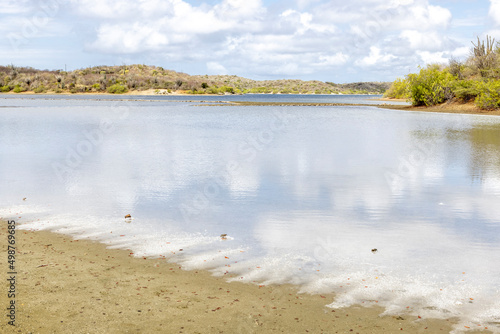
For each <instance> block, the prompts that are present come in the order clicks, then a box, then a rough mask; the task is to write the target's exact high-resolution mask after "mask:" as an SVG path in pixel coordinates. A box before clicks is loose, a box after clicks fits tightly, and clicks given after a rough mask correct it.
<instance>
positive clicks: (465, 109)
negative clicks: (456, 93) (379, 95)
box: [378, 99, 500, 116]
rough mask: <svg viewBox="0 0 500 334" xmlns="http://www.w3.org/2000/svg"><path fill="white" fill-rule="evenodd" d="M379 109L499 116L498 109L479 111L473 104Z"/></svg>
mask: <svg viewBox="0 0 500 334" xmlns="http://www.w3.org/2000/svg"><path fill="white" fill-rule="evenodd" d="M380 101H405V100H399V99H380ZM378 107H380V108H385V109H397V110H408V111H424V112H439V113H449V114H474V115H491V116H500V109H493V110H483V109H479V108H478V107H476V105H474V103H459V102H451V103H443V104H439V105H436V106H431V107H426V106H420V107H414V106H407V105H391V104H384V105H378Z"/></svg>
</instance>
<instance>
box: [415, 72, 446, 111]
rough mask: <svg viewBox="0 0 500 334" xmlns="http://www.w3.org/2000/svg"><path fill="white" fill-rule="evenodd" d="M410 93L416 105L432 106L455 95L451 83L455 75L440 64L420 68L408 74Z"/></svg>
mask: <svg viewBox="0 0 500 334" xmlns="http://www.w3.org/2000/svg"><path fill="white" fill-rule="evenodd" d="M407 80H408V89H409V95H410V98H411V100H412V104H413V105H414V106H423V105H425V106H432V105H436V104H439V103H443V102H445V101H446V100H449V99H451V98H452V97H453V92H452V90H451V87H450V86H451V83H452V81H453V80H454V77H453V76H452V75H451V74H450V73H449V72H448V71H445V70H441V69H440V67H439V66H438V65H429V66H427V68H422V69H420V72H419V73H418V74H415V73H412V74H409V75H408V76H407Z"/></svg>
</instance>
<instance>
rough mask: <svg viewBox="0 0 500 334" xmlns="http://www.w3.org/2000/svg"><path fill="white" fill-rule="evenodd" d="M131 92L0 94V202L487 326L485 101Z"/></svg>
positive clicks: (218, 269)
mask: <svg viewBox="0 0 500 334" xmlns="http://www.w3.org/2000/svg"><path fill="white" fill-rule="evenodd" d="M137 98H138V99H140V100H138V101H131V100H128V101H115V100H107V99H106V98H104V99H102V98H101V97H95V98H89V97H84V98H83V97H77V98H73V97H54V98H50V99H47V98H39V97H29V98H23V99H20V98H18V97H12V96H9V97H8V98H3V96H1V98H0V106H7V107H3V108H0V130H1V131H0V159H1V164H0V182H1V185H2V187H1V188H0V200H1V201H0V203H1V204H0V216H2V217H4V218H15V217H19V216H21V217H22V218H21V219H18V221H19V223H22V224H25V225H24V226H25V228H40V229H50V230H57V231H60V232H63V233H68V234H72V235H75V236H78V237H91V238H94V239H97V240H100V241H102V242H105V243H108V244H109V245H110V247H117V248H130V249H133V250H134V252H135V253H136V254H137V255H138V256H159V255H163V256H166V257H167V258H168V259H169V260H170V261H175V262H177V263H180V264H182V265H183V266H184V268H186V269H194V268H204V269H208V270H211V271H213V273H214V274H216V275H224V274H225V275H227V276H228V277H231V278H230V279H231V280H239V281H245V282H259V283H264V284H270V283H287V282H288V283H293V284H297V285H300V286H301V289H302V290H303V291H306V292H324V291H328V292H335V293H336V294H337V298H336V299H335V300H330V301H326V302H325V303H327V302H328V303H332V304H331V306H332V307H341V306H347V305H351V304H354V303H365V304H368V305H369V304H373V303H375V301H377V304H378V305H383V306H386V307H387V312H388V313H400V312H403V311H405V312H407V311H408V309H407V307H408V306H410V309H409V310H410V312H411V313H413V314H418V315H421V316H424V317H425V316H429V317H430V316H432V317H436V316H441V317H450V316H458V317H459V318H460V319H461V323H460V324H459V326H458V327H461V328H463V326H464V325H468V326H470V325H471V324H473V325H475V326H476V327H478V326H477V325H478V324H481V326H488V327H489V328H490V329H491V328H493V329H494V330H498V329H497V327H495V326H496V325H495V322H499V321H500V291H499V287H500V266H499V265H498V263H500V206H499V205H498V203H500V118H497V117H488V116H470V115H455V114H434V113H420V112H403V111H395V110H384V109H378V108H375V107H234V106H223V107H213V106H197V105H195V104H197V103H193V102H182V100H180V99H179V98H177V100H175V99H170V98H169V97H161V99H159V98H157V97H149V98H144V97H137ZM134 99H135V97H134ZM228 99H233V100H244V99H246V100H264V101H292V102H295V101H301V102H347V103H353V102H354V103H356V102H359V103H366V101H365V99H366V97H363V96H356V97H339V96H291V97H288V100H287V96H269V95H268V96H260V95H258V96H243V97H242V96H239V97H237V98H235V97H230V98H226V97H213V100H228ZM273 99H274V100H273ZM184 100H185V99H184ZM189 100H192V99H191V97H190V98H189ZM198 100H208V99H207V97H205V96H204V97H202V98H199V99H198ZM372 102H374V103H375V101H372ZM24 197H26V198H27V200H26V201H23V200H22V199H23V198H24ZM21 212H22V213H21ZM128 213H130V214H131V215H132V216H133V219H132V220H131V221H126V220H125V219H124V218H123V217H124V215H125V214H128ZM110 232H113V233H110ZM222 233H225V234H227V235H228V239H227V240H221V238H220V234H222ZM120 235H125V236H124V237H120ZM179 249H183V251H182V252H179ZM372 249H376V250H377V251H376V252H375V251H372ZM228 258H229V259H228ZM228 265H230V267H228ZM458 327H457V328H458Z"/></svg>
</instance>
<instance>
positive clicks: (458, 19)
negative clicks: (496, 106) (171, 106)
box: [0, 0, 500, 83]
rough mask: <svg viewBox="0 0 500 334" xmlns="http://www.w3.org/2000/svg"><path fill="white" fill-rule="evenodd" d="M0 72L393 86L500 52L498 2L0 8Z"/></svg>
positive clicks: (14, 3) (235, 1) (197, 2)
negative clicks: (484, 44) (174, 74)
mask: <svg viewBox="0 0 500 334" xmlns="http://www.w3.org/2000/svg"><path fill="white" fill-rule="evenodd" d="M0 31H1V34H0V65H8V64H14V65H16V66H31V67H34V68H38V69H51V70H53V69H67V70H75V69H79V68H85V67H89V66H98V65H123V64H127V65H130V64H146V65H156V66H162V67H164V68H166V69H171V70H175V71H180V72H184V73H188V74H192V75H194V74H201V75H204V74H230V75H238V76H242V77H246V78H250V79H256V80H265V79H302V80H321V81H331V82H336V83H347V82H358V81H392V80H394V79H395V78H396V77H401V76H404V75H406V74H408V73H411V72H415V71H417V70H418V67H419V66H425V65H426V64H429V63H436V62H437V63H444V64H446V63H447V62H448V61H449V59H450V58H454V59H459V60H460V59H465V58H466V57H467V56H468V55H469V52H470V48H471V46H472V44H471V41H472V40H475V39H477V36H479V37H480V38H482V39H484V38H485V36H486V35H490V36H493V37H495V38H497V39H498V40H499V41H500V0H489V1H488V0H477V1H474V0H472V1H471V0H469V1H462V0H442V1H440V0H383V1H378V0H349V1H345V0H341V1H340V0H329V1H326V0H286V1H285V0H43V1H42V0H37V1H35V0H0Z"/></svg>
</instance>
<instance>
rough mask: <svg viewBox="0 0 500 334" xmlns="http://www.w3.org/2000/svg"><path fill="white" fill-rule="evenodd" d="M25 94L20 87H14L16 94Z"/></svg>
mask: <svg viewBox="0 0 500 334" xmlns="http://www.w3.org/2000/svg"><path fill="white" fill-rule="evenodd" d="M21 92H23V89H22V88H21V86H19V85H15V86H14V93H21Z"/></svg>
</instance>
